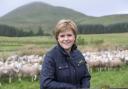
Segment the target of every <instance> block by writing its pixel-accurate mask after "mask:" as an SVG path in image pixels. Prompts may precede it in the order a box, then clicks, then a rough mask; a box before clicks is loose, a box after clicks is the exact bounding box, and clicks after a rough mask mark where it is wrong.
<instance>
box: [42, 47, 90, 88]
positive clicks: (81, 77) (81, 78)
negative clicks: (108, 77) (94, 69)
mask: <svg viewBox="0 0 128 89" xmlns="http://www.w3.org/2000/svg"><path fill="white" fill-rule="evenodd" d="M90 79H91V76H90V74H89V72H88V70H87V67H86V62H85V59H84V57H83V55H82V54H81V52H80V51H79V50H77V48H76V46H75V45H74V46H73V47H72V50H71V53H70V54H68V53H67V52H66V51H64V49H63V48H62V47H61V46H60V45H57V46H55V47H54V48H53V49H52V50H50V51H49V52H48V53H47V54H46V56H45V58H44V62H43V64H42V70H41V75H40V89H78V88H83V89H88V88H89V87H90Z"/></svg>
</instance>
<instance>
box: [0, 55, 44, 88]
mask: <svg viewBox="0 0 128 89" xmlns="http://www.w3.org/2000/svg"><path fill="white" fill-rule="evenodd" d="M2 60H3V59H2V58H1V59H0V80H1V78H6V77H8V79H9V83H11V82H12V79H14V78H17V79H18V80H19V81H21V80H22V78H23V77H31V79H32V81H33V80H36V79H37V77H38V75H39V74H40V70H41V64H42V57H40V56H38V55H30V56H22V57H20V56H18V55H13V56H10V57H8V58H7V59H6V61H2ZM0 86H1V81H0Z"/></svg>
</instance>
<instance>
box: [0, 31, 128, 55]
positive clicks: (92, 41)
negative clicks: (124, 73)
mask: <svg viewBox="0 0 128 89" xmlns="http://www.w3.org/2000/svg"><path fill="white" fill-rule="evenodd" d="M127 38H128V33H118V34H92V35H78V37H77V39H78V40H77V43H78V44H79V48H80V49H81V50H82V51H83V50H84V49H86V48H108V47H110V48H113V47H125V48H128V39H127ZM54 44H55V39H54V37H52V36H39V37H0V56H3V57H4V56H9V55H12V54H18V53H20V54H25V52H26V51H27V52H26V54H32V53H33V51H32V49H33V50H36V49H37V50H38V49H40V51H39V52H41V51H42V53H40V54H41V55H43V53H45V52H46V51H47V50H48V49H49V48H50V47H51V46H53V45H54ZM25 49H26V50H25ZM22 52H24V53H22ZM34 53H35V54H36V53H37V54H38V52H34Z"/></svg>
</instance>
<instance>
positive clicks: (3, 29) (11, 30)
mask: <svg viewBox="0 0 128 89" xmlns="http://www.w3.org/2000/svg"><path fill="white" fill-rule="evenodd" d="M123 32H128V23H117V24H111V25H108V26H104V25H102V24H95V25H94V24H86V25H85V24H83V25H78V33H79V34H103V33H123ZM44 35H49V34H46V33H44V31H43V30H42V28H41V27H39V28H38V29H37V30H36V32H33V30H29V31H24V30H23V29H18V28H16V27H13V26H8V25H0V36H9V37H23V36H44Z"/></svg>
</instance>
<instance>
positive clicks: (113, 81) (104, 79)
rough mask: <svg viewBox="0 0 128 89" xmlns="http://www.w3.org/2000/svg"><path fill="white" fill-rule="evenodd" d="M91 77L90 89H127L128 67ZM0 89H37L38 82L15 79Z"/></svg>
mask: <svg viewBox="0 0 128 89" xmlns="http://www.w3.org/2000/svg"><path fill="white" fill-rule="evenodd" d="M91 76H92V79H91V89H101V88H102V89H103V87H106V86H109V87H111V88H121V87H123V88H128V77H127V76H128V66H125V67H124V68H122V69H121V70H119V71H117V70H115V71H102V72H92V73H91ZM0 89H39V80H37V81H34V82H31V81H30V79H24V80H23V81H22V82H18V80H16V79H15V80H14V81H13V82H12V83H10V84H9V83H7V82H6V83H3V85H2V86H1V87H0ZM104 89H105V88H104Z"/></svg>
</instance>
